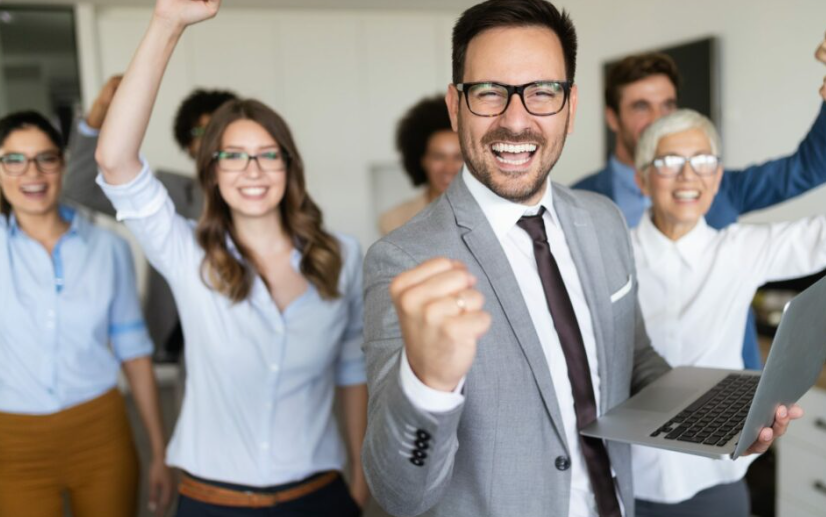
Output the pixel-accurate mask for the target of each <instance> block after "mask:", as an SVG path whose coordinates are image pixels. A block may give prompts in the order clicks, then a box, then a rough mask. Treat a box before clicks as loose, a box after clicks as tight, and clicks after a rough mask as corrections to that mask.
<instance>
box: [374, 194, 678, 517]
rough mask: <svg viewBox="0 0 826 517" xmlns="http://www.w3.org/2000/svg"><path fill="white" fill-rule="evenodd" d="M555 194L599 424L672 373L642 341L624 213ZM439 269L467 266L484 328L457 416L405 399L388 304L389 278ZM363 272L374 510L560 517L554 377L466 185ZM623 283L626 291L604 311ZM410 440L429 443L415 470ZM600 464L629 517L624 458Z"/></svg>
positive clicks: (622, 453)
mask: <svg viewBox="0 0 826 517" xmlns="http://www.w3.org/2000/svg"><path fill="white" fill-rule="evenodd" d="M553 188H554V207H555V209H556V211H557V213H558V216H559V220H560V222H561V225H562V228H563V231H564V232H565V236H566V238H567V240H568V244H569V246H570V249H571V255H572V257H573V259H574V262H575V264H576V267H577V270H578V271H579V275H580V280H581V282H582V287H583V289H584V291H585V297H586V299H587V303H588V307H589V309H590V310H591V314H592V317H593V321H594V334H595V336H596V343H597V354H598V361H599V375H600V381H601V382H600V398H601V411H602V412H605V411H607V410H608V409H610V408H612V407H614V406H616V405H617V404H619V403H620V402H622V401H624V400H626V399H627V398H628V396H629V394H630V393H632V392H634V391H636V390H638V389H639V388H640V387H642V386H644V385H645V384H647V383H649V382H651V381H652V380H654V379H656V378H657V377H659V376H660V375H662V374H663V373H665V372H666V371H668V368H669V366H668V365H667V364H666V362H665V361H664V360H663V359H662V358H661V357H660V356H659V355H658V354H657V353H656V352H655V351H654V350H653V349H652V348H651V346H650V342H649V340H648V336H647V335H646V332H645V327H644V325H643V321H642V316H641V314H640V308H639V304H638V303H637V285H636V274H635V269H634V258H633V253H632V250H631V245H630V241H629V238H628V232H627V229H626V227H625V223H624V219H623V218H622V216H621V214H620V212H619V210H618V209H617V208H616V207H615V206H614V205H613V204H612V203H611V202H610V201H609V200H608V199H607V198H605V197H603V196H600V195H597V194H592V193H588V192H579V191H576V192H575V191H571V190H570V189H568V188H566V187H563V186H560V185H556V184H554V186H553ZM436 256H446V257H449V258H452V259H456V260H460V261H462V262H464V263H465V264H466V265H467V267H468V270H469V271H470V272H471V273H472V274H474V275H475V276H476V277H477V278H478V279H479V281H478V283H477V286H476V287H477V289H479V290H480V291H481V292H482V294H484V296H485V299H486V304H485V309H486V310H487V311H488V312H490V314H491V316H492V318H493V324H492V326H491V329H490V330H489V331H488V332H487V334H485V336H484V337H482V339H481V340H480V341H479V344H478V349H477V353H476V358H475V360H474V363H473V366H472V368H471V370H470V372H469V374H468V376H467V381H466V383H465V388H464V395H465V400H464V402H463V404H462V405H461V406H459V407H458V408H457V409H455V410H453V411H450V412H447V413H440V414H433V413H428V412H425V411H421V410H419V409H418V408H416V407H415V406H414V405H413V404H412V403H411V402H410V401H409V400H408V399H407V397H406V396H405V395H404V393H403V392H402V389H401V385H400V381H399V364H400V358H401V352H402V349H403V346H404V345H403V341H402V338H401V333H400V330H399V325H398V319H397V316H396V312H395V310H394V308H393V304H392V301H391V299H390V295H389V292H388V286H389V283H390V281H391V280H392V279H393V277H395V276H396V275H397V274H399V273H401V272H402V271H404V270H406V269H409V268H411V267H413V266H415V265H417V264H419V263H421V262H423V261H424V260H427V259H429V258H432V257H436ZM364 271H365V326H364V332H365V352H366V356H367V367H368V372H367V373H368V383H369V385H368V386H369V391H370V403H369V413H368V426H367V436H366V438H365V443H364V452H363V460H364V468H365V472H366V475H367V479H368V482H369V484H370V487H371V489H372V491H373V495H374V497H375V498H376V500H377V501H378V502H379V503H380V504H381V505H382V506H383V507H384V508H385V509H386V510H387V511H389V512H390V513H391V514H394V515H399V516H409V515H419V514H425V515H430V516H444V517H462V516H468V517H471V516H473V517H478V516H501V517H513V516H520V517H533V516H537V517H539V516H542V517H551V516H559V517H567V515H568V501H569V493H570V485H571V471H570V469H569V468H565V469H564V470H560V469H559V468H557V466H556V465H557V464H560V465H564V464H565V461H563V460H564V459H567V457H568V455H569V452H568V450H569V449H568V446H567V444H566V440H565V433H564V430H563V427H562V420H561V416H560V411H559V406H558V404H557V399H556V394H555V392H554V385H553V381H552V380H551V374H550V369H549V367H548V364H547V361H546V360H545V356H544V354H543V352H542V347H541V345H540V342H539V338H538V336H537V334H536V331H535V330H534V327H533V323H532V321H531V318H530V315H529V314H528V310H527V307H526V306H525V301H524V299H523V297H522V294H521V292H520V290H519V287H518V284H517V281H516V277H515V276H514V274H513V271H512V270H511V267H510V263H509V262H508V260H507V258H506V256H505V252H504V251H503V250H502V247H501V246H500V244H499V241H498V240H497V239H496V236H495V235H494V233H493V230H492V229H491V227H490V225H489V224H488V221H487V219H486V218H485V215H484V214H483V212H482V210H481V208H480V207H479V205H478V204H477V203H476V201H475V199H474V198H473V197H472V196H471V194H470V192H469V191H468V189H467V186H466V185H465V183H464V181H462V180H461V179H457V180H456V181H454V182H453V183H452V184H451V186H450V188H449V189H448V191H447V192H446V194H445V195H444V196H442V197H441V198H439V199H438V200H437V201H435V202H434V203H433V204H431V205H430V206H429V207H428V208H427V209H425V210H424V211H423V212H422V213H421V214H419V215H418V216H416V217H415V218H414V219H413V220H412V221H410V222H409V223H408V224H407V225H405V226H403V227H402V228H400V229H398V230H397V231H395V232H393V233H391V234H390V235H388V236H387V237H385V238H383V239H382V240H380V241H379V242H377V243H376V244H374V245H373V246H372V247H371V248H370V250H369V251H368V253H367V258H366V260H365V263H364ZM629 279H633V289H631V291H630V292H629V293H628V295H626V296H624V297H621V298H620V299H618V300H616V301H615V302H613V303H612V301H611V295H612V294H613V293H616V292H619V291H621V290H622V288H623V286H625V285H626V284H627V283H628V282H629ZM537 302H538V303H543V304H544V303H545V301H544V300H542V301H539V300H538V301H537ZM419 431H424V432H425V433H426V434H428V435H430V436H431V440H430V442H429V443H428V447H429V448H428V449H427V450H426V451H425V453H426V454H427V457H426V458H425V459H424V462H423V463H424V464H423V465H422V466H417V465H415V464H414V463H413V462H412V461H411V459H410V458H411V449H413V448H414V442H415V440H416V434H417V432H419ZM608 453H609V455H610V457H611V465H612V467H613V469H614V472H615V473H616V475H617V481H618V486H619V491H620V494H621V497H622V501H623V504H624V505H625V509H626V515H628V516H633V515H634V496H633V490H632V487H631V482H632V476H631V457H630V454H631V453H630V448H629V446H627V445H622V444H619V443H613V442H611V443H608ZM557 459H559V461H557Z"/></svg>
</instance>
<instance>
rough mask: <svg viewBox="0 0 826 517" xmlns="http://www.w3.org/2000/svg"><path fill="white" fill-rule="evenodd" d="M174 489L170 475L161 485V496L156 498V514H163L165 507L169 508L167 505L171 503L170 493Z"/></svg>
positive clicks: (171, 493)
mask: <svg viewBox="0 0 826 517" xmlns="http://www.w3.org/2000/svg"><path fill="white" fill-rule="evenodd" d="M174 491H175V486H174V483H173V481H172V478H171V477H170V478H169V479H168V482H167V483H164V484H163V486H162V487H161V497H160V499H159V500H158V510H157V514H158V515H163V514H164V513H165V512H166V509H167V508H169V505H170V504H172V495H173V493H174Z"/></svg>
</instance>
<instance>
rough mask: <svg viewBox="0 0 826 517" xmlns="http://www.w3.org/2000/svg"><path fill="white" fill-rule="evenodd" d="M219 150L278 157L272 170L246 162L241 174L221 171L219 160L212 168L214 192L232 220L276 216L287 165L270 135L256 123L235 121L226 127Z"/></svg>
mask: <svg viewBox="0 0 826 517" xmlns="http://www.w3.org/2000/svg"><path fill="white" fill-rule="evenodd" d="M221 151H229V152H242V153H247V154H249V155H251V156H253V155H259V154H261V153H267V152H273V151H274V152H277V153H279V154H281V158H280V159H279V160H278V163H277V164H276V166H275V167H272V168H273V169H275V170H262V169H261V167H260V165H259V164H258V162H257V161H256V160H250V163H249V164H248V165H247V168H246V169H245V170H243V171H229V170H224V169H222V167H221V163H220V161H218V162H217V163H216V165H215V167H216V170H215V174H216V176H217V180H218V190H219V191H220V193H221V197H222V198H223V199H224V201H225V202H226V204H227V205H228V206H229V208H230V211H231V212H232V216H233V218H234V219H235V218H238V217H247V218H256V217H267V216H271V215H273V214H277V213H278V205H279V203H281V200H282V198H283V197H284V190H285V188H286V185H287V164H286V162H285V161H284V158H283V153H281V147H280V146H279V145H278V142H276V141H275V139H274V138H273V137H272V135H270V134H269V133H268V132H267V130H266V129H264V127H263V126H262V125H261V124H259V123H257V122H254V121H252V120H248V119H240V120H236V121H234V122H232V123H231V124H229V125H228V126H227V128H226V130H225V131H224V134H223V135H222V137H221ZM268 168H270V167H268Z"/></svg>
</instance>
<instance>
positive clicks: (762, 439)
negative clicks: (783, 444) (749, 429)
mask: <svg viewBox="0 0 826 517" xmlns="http://www.w3.org/2000/svg"><path fill="white" fill-rule="evenodd" d="M773 441H774V433H773V431H772V429H771V428H770V427H764V428H763V429H761V430H760V434H758V435H757V440H755V441H754V443H753V444H751V447H749V448H748V450H746V452H745V454H744V456H748V455H749V454H763V453H764V452H766V451H767V450H769V447H771V444H772V442H773Z"/></svg>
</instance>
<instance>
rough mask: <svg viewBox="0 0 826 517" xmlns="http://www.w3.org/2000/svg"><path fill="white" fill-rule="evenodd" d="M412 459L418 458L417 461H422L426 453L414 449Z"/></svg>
mask: <svg viewBox="0 0 826 517" xmlns="http://www.w3.org/2000/svg"><path fill="white" fill-rule="evenodd" d="M413 457H414V458H419V459H422V460H423V459H425V458H427V453H426V452H422V451H420V450H419V449H416V450H415V451H413Z"/></svg>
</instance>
